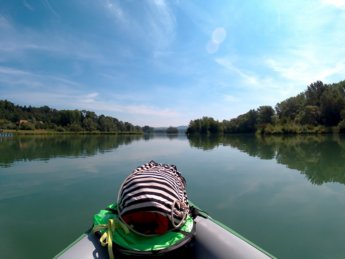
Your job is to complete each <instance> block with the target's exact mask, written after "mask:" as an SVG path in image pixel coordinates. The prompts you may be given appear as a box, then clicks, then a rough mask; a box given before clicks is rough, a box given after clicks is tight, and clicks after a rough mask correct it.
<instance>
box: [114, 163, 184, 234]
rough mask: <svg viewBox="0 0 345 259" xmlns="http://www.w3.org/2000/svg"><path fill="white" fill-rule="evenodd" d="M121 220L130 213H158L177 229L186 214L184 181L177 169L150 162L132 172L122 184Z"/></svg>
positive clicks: (120, 195)
mask: <svg viewBox="0 0 345 259" xmlns="http://www.w3.org/2000/svg"><path fill="white" fill-rule="evenodd" d="M118 205H119V214H120V217H122V216H124V215H128V214H130V213H133V212H139V211H145V212H155V213H159V214H161V215H163V216H165V217H167V218H169V219H170V221H171V223H172V226H173V227H174V228H177V227H178V226H180V225H181V224H182V223H183V221H184V219H185V217H186V215H187V214H188V213H189V206H188V199H187V193H186V181H185V179H184V177H183V176H182V175H181V173H180V172H178V171H177V168H176V166H174V165H168V164H159V163H156V162H154V161H150V162H149V163H146V164H144V165H142V166H140V167H138V168H137V169H135V170H134V171H133V172H132V173H131V174H130V175H129V176H128V177H127V178H126V179H125V181H124V183H123V184H122V186H121V188H120V191H119V195H118Z"/></svg>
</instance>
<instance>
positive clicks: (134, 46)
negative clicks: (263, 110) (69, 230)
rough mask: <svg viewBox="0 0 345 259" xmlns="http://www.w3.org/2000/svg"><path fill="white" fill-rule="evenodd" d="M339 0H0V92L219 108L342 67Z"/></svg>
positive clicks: (344, 2) (130, 117)
mask: <svg viewBox="0 0 345 259" xmlns="http://www.w3.org/2000/svg"><path fill="white" fill-rule="evenodd" d="M344 25H345V0H303V1H300V0H290V1H283V0H265V1H261V0H246V1H243V0H231V1H230V0H229V1H217V0H212V1H209V0H204V1H203V0H199V1H193V0H170V1H165V0H148V1H145V0H122V1H119V0H73V1H70V0H59V1H52V0H11V1H6V0H0V99H2V100H3V99H7V100H9V101H11V102H13V103H15V104H17V105H22V106H24V105H26V106H29V105H31V106H34V107H40V106H44V105H47V106H49V107H51V108H55V109H78V110H89V111H94V112H96V114H98V115H101V114H104V115H107V116H112V117H115V118H117V119H119V120H122V121H126V122H130V123H132V124H134V125H139V126H144V125H149V126H153V127H159V126H180V125H188V124H189V122H190V121H191V120H195V119H199V118H202V117H203V116H209V117H213V118H214V119H216V120H219V121H222V120H229V119H231V118H235V117H237V116H238V115H241V114H243V113H246V112H248V111H249V110H250V109H257V108H258V107H259V106H262V105H271V106H272V107H274V106H275V105H276V104H277V103H279V102H281V101H283V100H285V99H287V98H289V97H292V96H295V95H297V94H299V93H301V92H303V91H305V90H306V89H307V87H308V85H310V84H311V83H313V82H315V81H317V80H321V81H322V82H324V83H337V82H339V81H342V80H344V79H345V29H344V28H345V27H344Z"/></svg>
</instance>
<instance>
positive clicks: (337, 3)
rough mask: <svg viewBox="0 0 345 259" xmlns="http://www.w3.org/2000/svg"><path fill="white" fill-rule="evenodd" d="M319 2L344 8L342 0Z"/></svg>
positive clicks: (322, 0)
mask: <svg viewBox="0 0 345 259" xmlns="http://www.w3.org/2000/svg"><path fill="white" fill-rule="evenodd" d="M321 3H323V4H326V5H331V6H334V7H336V8H340V9H345V1H344V0H321Z"/></svg>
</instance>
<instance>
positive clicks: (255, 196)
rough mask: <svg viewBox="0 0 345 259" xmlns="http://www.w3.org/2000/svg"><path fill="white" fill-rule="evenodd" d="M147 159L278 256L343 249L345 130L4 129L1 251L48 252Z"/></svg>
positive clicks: (86, 223)
mask: <svg viewBox="0 0 345 259" xmlns="http://www.w3.org/2000/svg"><path fill="white" fill-rule="evenodd" d="M152 159H153V160H155V161H156V162H161V163H171V164H175V165H177V167H178V169H179V170H180V171H182V173H183V175H184V176H185V178H186V179H187V183H188V194H189V198H190V199H191V200H193V201H194V202H195V203H197V204H198V205H199V206H201V207H202V208H203V209H205V210H206V211H208V212H209V214H211V215H212V216H213V217H214V218H216V219H218V220H220V221H222V222H223V223H225V224H226V225H228V226H230V227H231V228H233V229H234V230H236V231H237V232H239V233H241V234H242V235H243V236H245V237H246V238H248V239H249V240H251V241H253V242H254V243H256V244H258V245H259V246H261V247H262V248H264V249H266V250H267V251H269V252H270V253H272V254H274V255H275V256H277V257H278V258H345V248H344V245H343V244H344V241H343V238H344V233H345V223H344V215H345V185H344V183H345V138H343V137H332V136H328V137H326V136H321V137H315V136H302V137H288V138H282V137H269V138H264V139H262V138H260V139H259V138H255V137H249V136H237V137H227V138H194V139H191V140H188V139H187V138H185V137H184V136H179V137H170V138H168V137H150V138H149V137H147V138H141V137H123V136H122V137H120V136H73V137H70V136H60V137H18V138H17V137H13V138H0V212H1V213H0V229H1V230H0V258H51V257H52V256H54V255H55V254H56V253H58V252H59V251H60V250H61V249H63V248H64V247H66V246H67V245H68V244H69V243H70V242H72V241H73V240H74V239H75V238H77V237H78V236H79V235H80V234H81V233H82V232H83V231H85V230H86V229H88V228H89V227H90V225H91V220H92V216H93V214H94V213H95V212H97V211H98V210H100V209H102V208H104V207H105V206H106V205H108V204H109V203H111V202H113V201H114V200H115V197H116V194H117V191H118V188H119V185H120V183H121V181H122V180H124V178H125V177H126V176H127V175H128V173H129V172H130V171H131V170H133V169H134V168H135V167H136V166H138V165H140V164H142V163H145V162H148V161H149V160H152Z"/></svg>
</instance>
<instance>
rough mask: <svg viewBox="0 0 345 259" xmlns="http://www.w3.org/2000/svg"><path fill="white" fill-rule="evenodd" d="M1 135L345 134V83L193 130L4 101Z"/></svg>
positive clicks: (197, 124)
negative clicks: (141, 124) (2, 133)
mask: <svg viewBox="0 0 345 259" xmlns="http://www.w3.org/2000/svg"><path fill="white" fill-rule="evenodd" d="M1 132H4V133H6V132H7V133H12V134H16V135H17V134H18V135H55V134H66V135H67V134H69V135H71V134H83V135H86V134H92V135H99V134H108V135H115V134H140V135H141V134H153V133H166V134H168V135H169V134H179V133H185V134H187V136H190V135H194V134H200V135H226V134H243V133H245V134H257V135H290V134H291V135H295V134H334V133H335V134H339V133H345V80H344V81H340V82H339V83H333V84H324V83H323V82H321V81H316V82H314V83H312V84H310V85H309V86H308V87H307V89H306V90H305V91H304V92H302V93H300V94H298V95H296V96H294V97H290V98H287V99H286V100H284V101H282V102H280V103H277V104H276V105H275V107H274V108H273V107H271V106H268V105H264V106H260V107H259V108H257V109H251V110H249V111H248V112H247V113H244V114H242V115H239V116H238V117H236V118H233V119H230V120H223V121H217V120H215V119H214V118H212V117H202V118H201V119H196V120H191V121H190V123H189V125H188V127H184V126H180V127H171V126H170V127H168V128H153V127H150V126H144V127H140V126H135V125H133V124H131V123H129V122H123V121H120V120H118V119H116V118H113V117H110V116H105V115H100V116H98V115H96V113H95V112H92V111H86V110H81V111H80V110H56V109H53V108H50V107H48V106H43V107H39V108H37V107H32V106H28V107H27V106H18V105H15V104H13V103H11V102H10V101H7V100H0V133H1Z"/></svg>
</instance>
